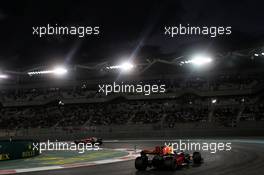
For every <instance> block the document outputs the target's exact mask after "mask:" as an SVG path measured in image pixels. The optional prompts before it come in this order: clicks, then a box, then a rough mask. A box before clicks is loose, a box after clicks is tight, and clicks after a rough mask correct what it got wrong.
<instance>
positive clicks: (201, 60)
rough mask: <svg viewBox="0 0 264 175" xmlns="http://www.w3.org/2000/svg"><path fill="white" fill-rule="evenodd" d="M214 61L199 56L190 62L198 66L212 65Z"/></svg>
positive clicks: (207, 57)
mask: <svg viewBox="0 0 264 175" xmlns="http://www.w3.org/2000/svg"><path fill="white" fill-rule="evenodd" d="M212 61H213V60H212V58H210V57H209V56H203V55H197V56H194V57H193V58H192V59H191V60H190V61H189V62H190V63H193V64H195V65H197V66H201V65H205V64H208V63H211V62H212Z"/></svg>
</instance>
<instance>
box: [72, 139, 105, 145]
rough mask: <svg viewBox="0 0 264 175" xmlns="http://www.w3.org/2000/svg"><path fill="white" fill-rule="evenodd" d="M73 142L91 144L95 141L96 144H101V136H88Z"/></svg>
mask: <svg viewBox="0 0 264 175" xmlns="http://www.w3.org/2000/svg"><path fill="white" fill-rule="evenodd" d="M74 143H75V144H76V145H77V144H79V143H84V144H86V143H91V144H93V145H94V144H95V143H97V144H98V145H102V144H103V139H101V138H97V137H89V138H86V139H82V140H75V141H74Z"/></svg>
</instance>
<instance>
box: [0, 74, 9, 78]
mask: <svg viewBox="0 0 264 175" xmlns="http://www.w3.org/2000/svg"><path fill="white" fill-rule="evenodd" d="M6 78H8V76H7V75H5V74H0V79H6Z"/></svg>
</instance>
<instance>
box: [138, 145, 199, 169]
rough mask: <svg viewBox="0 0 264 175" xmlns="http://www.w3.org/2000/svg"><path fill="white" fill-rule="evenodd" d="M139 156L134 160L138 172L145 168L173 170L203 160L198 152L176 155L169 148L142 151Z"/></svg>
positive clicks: (158, 147) (159, 147) (160, 147)
mask: <svg viewBox="0 0 264 175" xmlns="http://www.w3.org/2000/svg"><path fill="white" fill-rule="evenodd" d="M140 154H141V156H140V157H137V158H136V160H135V168H136V169H137V170H139V171H144V170H146V169H147V167H154V168H157V169H166V170H175V169H176V168H178V167H182V166H185V165H189V164H191V163H192V164H200V163H201V162H202V160H203V159H202V156H201V154H200V153H199V152H194V153H193V154H191V155H190V154H186V153H184V152H179V153H176V152H173V151H172V148H171V147H169V146H157V147H155V149H154V150H143V151H141V153H140ZM151 156H152V157H153V158H152V159H151V158H150V157H151Z"/></svg>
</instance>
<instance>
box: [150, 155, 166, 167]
mask: <svg viewBox="0 0 264 175" xmlns="http://www.w3.org/2000/svg"><path fill="white" fill-rule="evenodd" d="M163 162H164V159H163V157H162V156H158V155H157V156H154V157H153V159H152V166H153V167H154V168H157V169H161V168H163V164H164V163H163Z"/></svg>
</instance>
